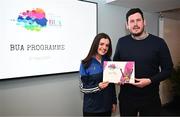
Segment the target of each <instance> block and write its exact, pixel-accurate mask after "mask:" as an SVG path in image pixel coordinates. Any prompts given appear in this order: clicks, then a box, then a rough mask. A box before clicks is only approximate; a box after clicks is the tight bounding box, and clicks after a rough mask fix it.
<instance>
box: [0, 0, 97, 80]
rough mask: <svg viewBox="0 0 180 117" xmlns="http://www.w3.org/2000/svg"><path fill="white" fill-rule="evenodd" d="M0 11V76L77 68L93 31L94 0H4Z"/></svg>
mask: <svg viewBox="0 0 180 117" xmlns="http://www.w3.org/2000/svg"><path fill="white" fill-rule="evenodd" d="M45 2H46V3H48V4H44V3H45ZM9 3H11V4H9ZM0 14H1V15H2V16H3V17H2V18H0V25H1V27H0V34H1V35H0V36H1V38H0V53H2V55H1V56H2V57H1V58H0V65H1V66H0V71H1V72H0V79H7V78H19V77H31V76H41V75H51V74H59V73H72V72H77V71H78V70H79V64H80V61H81V59H82V58H83V57H84V56H85V54H86V53H87V51H88V50H89V47H90V44H91V42H92V39H93V37H94V36H95V35H96V34H97V3H94V2H86V1H82V0H81V1H78V0H43V1H42V0H38V1H34V0H25V1H24V0H5V1H2V2H1V4H0ZM79 43H82V45H80V46H77V45H79ZM32 58H43V59H32ZM72 58H73V59H72Z"/></svg>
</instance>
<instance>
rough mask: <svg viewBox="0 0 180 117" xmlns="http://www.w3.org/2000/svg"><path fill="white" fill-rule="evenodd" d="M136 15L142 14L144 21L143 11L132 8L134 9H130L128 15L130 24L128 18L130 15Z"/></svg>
mask: <svg viewBox="0 0 180 117" xmlns="http://www.w3.org/2000/svg"><path fill="white" fill-rule="evenodd" d="M135 13H140V14H141V16H142V19H143V20H144V15H143V12H142V11H141V9H139V8H132V9H130V10H129V11H128V12H127V13H126V21H127V22H128V17H129V16H130V15H133V14H135Z"/></svg>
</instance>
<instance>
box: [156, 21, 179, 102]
mask: <svg viewBox="0 0 180 117" xmlns="http://www.w3.org/2000/svg"><path fill="white" fill-rule="evenodd" d="M159 27H160V28H159V29H160V30H159V32H160V34H159V35H160V36H161V37H163V38H164V40H165V41H166V43H167V45H168V47H169V49H170V52H171V57H172V60H173V63H174V67H175V66H176V65H178V63H180V54H179V51H180V46H179V45H180V38H179V37H180V20H175V19H169V18H161V19H160V25H159ZM160 87H161V90H160V93H161V100H162V104H166V103H168V102H170V101H172V99H173V97H172V96H173V94H172V84H171V82H170V81H169V80H165V81H163V82H162V83H161V85H160Z"/></svg>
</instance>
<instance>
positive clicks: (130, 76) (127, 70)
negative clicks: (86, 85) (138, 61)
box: [103, 61, 135, 83]
mask: <svg viewBox="0 0 180 117" xmlns="http://www.w3.org/2000/svg"><path fill="white" fill-rule="evenodd" d="M134 66H135V63H134V61H104V66H103V67H104V69H103V81H108V82H111V83H118V82H121V83H134V81H135V80H134V77H135V67H134Z"/></svg>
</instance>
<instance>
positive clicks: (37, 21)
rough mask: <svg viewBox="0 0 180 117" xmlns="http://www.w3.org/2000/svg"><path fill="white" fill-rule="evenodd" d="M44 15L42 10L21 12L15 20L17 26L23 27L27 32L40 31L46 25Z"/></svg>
mask: <svg viewBox="0 0 180 117" xmlns="http://www.w3.org/2000/svg"><path fill="white" fill-rule="evenodd" d="M47 21H48V20H47V19H46V14H45V12H44V10H43V9H41V8H36V9H34V10H31V11H30V10H26V11H25V12H21V13H20V14H19V16H18V18H17V25H20V26H23V27H24V28H26V29H27V30H31V31H37V32H38V31H40V30H41V29H42V28H43V27H46V25H47Z"/></svg>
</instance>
